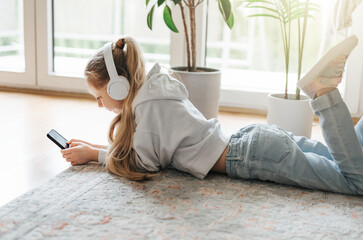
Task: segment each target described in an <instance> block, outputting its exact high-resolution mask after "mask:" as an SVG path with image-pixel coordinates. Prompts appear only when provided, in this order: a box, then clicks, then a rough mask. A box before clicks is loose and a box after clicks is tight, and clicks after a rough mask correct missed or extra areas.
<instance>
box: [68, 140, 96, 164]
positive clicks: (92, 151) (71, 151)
mask: <svg viewBox="0 0 363 240" xmlns="http://www.w3.org/2000/svg"><path fill="white" fill-rule="evenodd" d="M98 151H99V150H98V149H97V148H94V147H92V146H90V145H88V144H86V143H85V142H84V141H82V142H76V141H74V140H73V141H72V142H71V144H70V145H69V148H67V149H62V150H61V153H62V157H63V158H65V159H66V161H67V162H70V163H71V164H72V166H74V165H79V164H85V163H88V162H91V161H96V162H97V161H98Z"/></svg>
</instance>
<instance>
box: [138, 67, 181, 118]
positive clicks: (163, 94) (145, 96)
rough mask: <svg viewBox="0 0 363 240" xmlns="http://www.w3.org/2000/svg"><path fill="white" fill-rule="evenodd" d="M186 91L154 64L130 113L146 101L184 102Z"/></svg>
mask: <svg viewBox="0 0 363 240" xmlns="http://www.w3.org/2000/svg"><path fill="white" fill-rule="evenodd" d="M186 99H188V91H187V89H186V88H185V86H184V84H182V83H181V82H179V81H178V80H176V79H175V78H173V77H172V76H170V75H169V74H167V73H163V72H161V67H160V65H159V64H158V63H156V64H155V65H154V66H153V68H152V69H151V70H150V71H149V73H148V74H147V76H146V79H145V81H144V84H143V85H142V86H141V88H140V89H139V92H138V93H137V95H136V97H135V99H134V101H133V103H132V111H133V112H135V108H136V107H137V106H138V105H140V104H142V103H144V102H147V101H151V100H186Z"/></svg>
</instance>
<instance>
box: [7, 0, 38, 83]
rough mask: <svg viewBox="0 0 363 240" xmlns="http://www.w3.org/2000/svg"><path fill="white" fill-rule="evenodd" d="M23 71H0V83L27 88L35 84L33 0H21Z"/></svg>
mask: <svg viewBox="0 0 363 240" xmlns="http://www.w3.org/2000/svg"><path fill="white" fill-rule="evenodd" d="M23 8H24V9H23V26H24V57H25V71H12V70H9V71H0V85H1V86H6V87H23V88H28V87H29V86H34V85H35V84H36V55H35V47H34V46H35V28H34V26H35V11H34V10H35V0H23Z"/></svg>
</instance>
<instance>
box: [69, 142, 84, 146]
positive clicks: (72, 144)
mask: <svg viewBox="0 0 363 240" xmlns="http://www.w3.org/2000/svg"><path fill="white" fill-rule="evenodd" d="M80 144H81V143H80V142H72V143H71V144H70V145H69V147H76V146H78V145H80Z"/></svg>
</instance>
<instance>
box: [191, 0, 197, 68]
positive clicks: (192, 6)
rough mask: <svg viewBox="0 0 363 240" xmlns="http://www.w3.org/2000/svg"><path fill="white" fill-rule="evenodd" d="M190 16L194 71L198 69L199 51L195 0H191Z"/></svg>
mask: <svg viewBox="0 0 363 240" xmlns="http://www.w3.org/2000/svg"><path fill="white" fill-rule="evenodd" d="M189 15H190V16H189V17H190V23H189V24H190V35H191V36H190V39H191V46H192V72H196V71H197V64H196V62H197V51H196V23H195V5H194V0H189Z"/></svg>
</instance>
